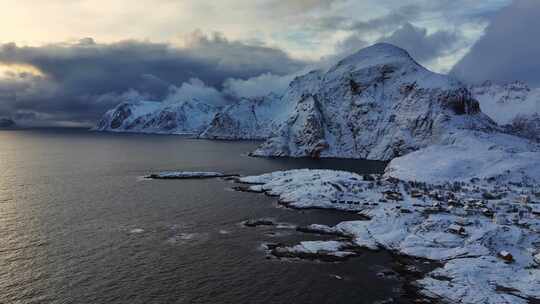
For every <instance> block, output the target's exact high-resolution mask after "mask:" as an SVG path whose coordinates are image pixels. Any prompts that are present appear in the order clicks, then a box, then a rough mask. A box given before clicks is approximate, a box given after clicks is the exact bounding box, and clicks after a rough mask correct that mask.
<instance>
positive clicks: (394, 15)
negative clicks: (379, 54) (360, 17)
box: [350, 5, 421, 33]
mask: <svg viewBox="0 0 540 304" xmlns="http://www.w3.org/2000/svg"><path fill="white" fill-rule="evenodd" d="M420 11H421V9H420V7H418V6H417V5H406V6H402V7H399V8H397V9H396V10H394V11H392V12H390V13H389V14H387V15H384V16H381V17H378V18H373V19H370V20H367V21H359V22H355V23H354V24H352V25H351V26H350V29H351V30H354V31H357V32H360V33H366V32H379V33H380V32H388V31H393V30H395V29H396V28H398V27H400V26H401V25H403V24H405V23H408V22H409V21H411V20H412V19H414V18H416V17H418V16H419V15H420Z"/></svg>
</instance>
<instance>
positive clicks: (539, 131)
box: [470, 81, 540, 141]
mask: <svg viewBox="0 0 540 304" xmlns="http://www.w3.org/2000/svg"><path fill="white" fill-rule="evenodd" d="M470 90H471V92H472V94H473V97H474V98H475V99H477V100H478V101H479V102H480V108H481V109H482V111H483V112H484V113H486V114H487V115H488V116H490V117H491V118H493V120H495V122H497V123H498V124H499V125H504V126H505V128H506V130H507V131H509V132H510V133H513V134H515V135H518V136H521V137H525V138H529V139H533V140H536V141H540V88H534V89H532V88H529V87H528V86H527V85H526V84H524V83H522V82H513V83H508V84H503V85H500V84H494V83H491V82H489V81H486V82H485V83H483V84H481V85H477V86H472V87H471V88H470Z"/></svg>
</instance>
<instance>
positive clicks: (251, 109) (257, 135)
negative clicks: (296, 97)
mask: <svg viewBox="0 0 540 304" xmlns="http://www.w3.org/2000/svg"><path fill="white" fill-rule="evenodd" d="M286 111H287V110H286V104H284V103H283V102H281V98H280V97H279V96H277V95H274V94H270V95H268V96H266V97H259V98H250V99H247V98H243V99H241V100H240V101H238V102H235V103H233V104H231V105H229V106H227V107H225V108H224V109H223V110H222V111H220V112H218V113H217V114H216V115H215V116H214V118H213V119H212V121H211V122H210V125H209V126H208V127H207V128H206V130H204V132H203V133H202V134H201V135H200V137H201V138H209V139H257V140H261V139H266V138H268V137H269V136H270V134H271V133H272V132H273V131H274V130H275V129H276V128H278V127H279V126H280V125H281V123H282V122H283V120H284V119H283V118H282V116H280V115H278V114H279V113H285V112H286Z"/></svg>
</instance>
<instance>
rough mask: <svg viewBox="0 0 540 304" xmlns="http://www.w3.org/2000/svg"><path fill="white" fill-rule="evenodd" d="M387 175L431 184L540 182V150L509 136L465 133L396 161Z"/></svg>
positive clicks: (387, 171) (389, 167)
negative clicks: (479, 180)
mask: <svg viewBox="0 0 540 304" xmlns="http://www.w3.org/2000/svg"><path fill="white" fill-rule="evenodd" d="M386 174H387V175H388V176H392V177H395V178H399V179H402V180H415V181H422V182H432V183H433V182H444V181H464V180H470V179H472V178H498V177H501V178H502V177H504V178H506V179H507V180H509V181H521V180H522V179H534V180H536V181H537V182H540V148H539V146H538V145H535V144H533V143H530V142H528V141H527V140H524V139H522V138H519V137H516V136H511V135H507V134H502V133H481V132H469V131H463V132H459V133H456V134H453V135H452V136H449V137H448V138H446V140H445V141H444V144H437V145H432V146H430V147H427V148H425V149H421V150H418V151H416V152H412V153H409V154H407V155H405V156H402V157H399V158H395V159H394V160H392V161H391V162H390V164H389V165H388V166H387V168H386Z"/></svg>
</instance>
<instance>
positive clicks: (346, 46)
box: [337, 5, 462, 63]
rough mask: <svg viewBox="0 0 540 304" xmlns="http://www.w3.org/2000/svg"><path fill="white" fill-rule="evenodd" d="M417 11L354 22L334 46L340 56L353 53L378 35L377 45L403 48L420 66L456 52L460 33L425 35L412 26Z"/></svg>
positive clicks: (409, 7)
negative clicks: (367, 39) (382, 44)
mask: <svg viewBox="0 0 540 304" xmlns="http://www.w3.org/2000/svg"><path fill="white" fill-rule="evenodd" d="M432 9H433V8H432ZM420 11H421V9H420V7H419V6H416V5H407V6H402V7H400V8H398V9H396V10H395V11H392V12H390V13H388V14H386V15H383V16H381V17H378V18H374V19H370V20H367V21H360V22H356V23H354V24H352V25H350V26H349V27H348V29H349V30H352V31H353V33H352V34H351V35H350V36H349V37H347V38H346V39H344V40H343V41H341V42H340V43H339V44H338V45H337V47H338V50H339V52H340V53H350V52H354V51H356V50H358V49H360V48H362V47H365V46H367V45H368V44H369V43H368V42H367V41H366V40H365V37H367V36H368V35H370V34H376V35H379V36H380V38H379V39H378V40H377V42H388V43H392V44H394V45H397V46H399V47H401V48H404V49H406V50H407V51H408V52H409V53H410V54H411V56H413V57H414V58H415V59H417V60H418V61H420V62H422V63H427V62H429V61H430V60H433V59H435V58H438V57H439V56H441V55H445V54H448V53H450V52H452V51H455V49H456V47H457V46H458V45H459V44H458V43H459V41H460V40H461V39H462V36H461V34H460V33H459V32H457V31H446V30H440V31H435V32H433V33H428V30H427V29H426V28H422V27H418V26H414V25H413V24H411V22H412V20H414V19H415V18H418V17H419V16H420V13H419V12H420Z"/></svg>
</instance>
